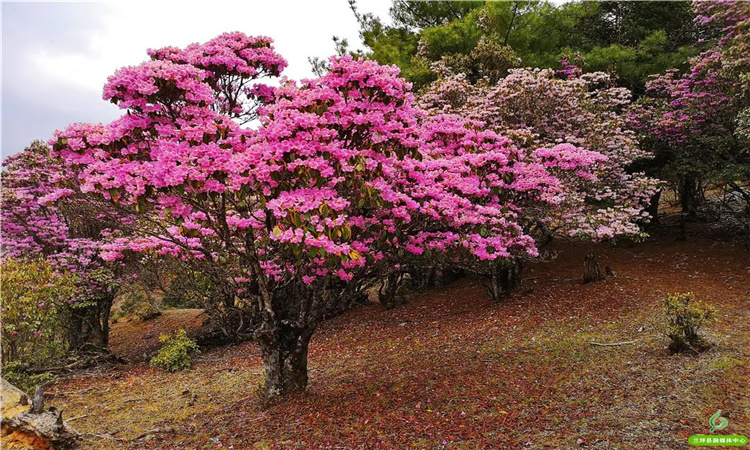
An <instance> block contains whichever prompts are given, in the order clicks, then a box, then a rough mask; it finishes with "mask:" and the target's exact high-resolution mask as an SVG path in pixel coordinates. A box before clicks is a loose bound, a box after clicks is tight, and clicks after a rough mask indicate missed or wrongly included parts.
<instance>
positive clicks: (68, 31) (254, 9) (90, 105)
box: [1, 0, 391, 157]
mask: <svg viewBox="0 0 750 450" xmlns="http://www.w3.org/2000/svg"><path fill="white" fill-rule="evenodd" d="M357 4H358V5H359V9H360V10H361V11H362V12H374V13H376V14H377V15H379V16H380V17H383V18H386V17H387V15H388V8H389V7H390V4H391V1H390V0H358V1H357ZM188 5H191V6H188ZM226 31H242V32H244V33H246V34H249V35H265V36H270V37H272V38H273V39H274V40H275V41H276V49H277V51H278V52H279V53H280V54H281V55H282V56H284V57H285V58H286V59H287V61H288V62H289V66H288V67H287V69H286V70H285V72H284V74H285V75H286V76H288V77H290V78H293V79H300V78H307V77H310V76H312V73H311V72H310V65H309V63H308V62H307V57H308V56H320V57H328V56H330V55H331V54H333V42H332V41H331V37H332V36H333V35H337V36H341V37H345V38H347V39H349V42H350V43H351V44H352V47H353V48H361V45H360V41H359V33H358V26H357V23H356V20H355V19H354V15H353V14H352V12H351V11H350V10H349V5H348V3H347V0H315V1H313V0H284V1H279V0H244V1H237V2H223V1H217V0H210V1H201V2H195V3H193V2H190V3H188V2H179V3H177V2H175V3H172V2H162V1H150V2H142V1H138V2H134V1H122V2H106V3H28V2H12V3H11V2H3V3H2V55H3V58H2V111H1V112H2V157H5V156H8V155H10V154H13V153H16V152H19V151H21V150H23V148H24V147H26V146H27V145H28V144H29V143H30V142H31V141H32V140H34V139H43V140H47V139H48V138H49V137H51V136H52V132H53V131H54V130H55V129H58V128H63V127H65V126H67V125H68V124H70V123H73V122H109V121H111V120H113V119H115V118H117V117H119V115H120V114H121V112H120V110H118V108H117V107H115V106H114V105H112V104H111V103H108V102H105V101H104V100H102V98H101V95H102V86H103V85H104V83H105V81H106V79H107V77H108V76H109V75H111V74H112V73H114V71H115V70H116V69H118V68H120V67H123V66H127V65H134V64H138V63H140V62H142V61H144V60H146V59H147V57H148V56H147V55H146V49H148V48H159V47H164V46H167V45H175V46H180V47H182V46H185V45H187V44H190V43H192V42H203V41H206V40H208V39H210V38H212V37H214V36H217V35H219V34H221V33H223V32H226Z"/></svg>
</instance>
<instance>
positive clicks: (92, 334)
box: [68, 295, 114, 352]
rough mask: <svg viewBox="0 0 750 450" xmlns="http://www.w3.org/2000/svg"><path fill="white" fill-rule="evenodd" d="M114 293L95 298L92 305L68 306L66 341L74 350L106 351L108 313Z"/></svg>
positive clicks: (110, 309) (107, 342)
mask: <svg viewBox="0 0 750 450" xmlns="http://www.w3.org/2000/svg"><path fill="white" fill-rule="evenodd" d="M113 300H114V295H109V296H107V297H104V298H100V299H97V300H96V302H95V303H94V304H93V305H88V306H84V307H73V308H70V327H69V329H68V341H69V345H70V349H71V350H73V351H76V352H80V351H93V352H101V351H107V349H108V348H109V315H110V312H111V311H112V302H113Z"/></svg>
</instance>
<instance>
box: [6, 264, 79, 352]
mask: <svg viewBox="0 0 750 450" xmlns="http://www.w3.org/2000/svg"><path fill="white" fill-rule="evenodd" d="M2 275H3V279H2V281H3V283H2V357H3V366H4V367H7V365H8V364H9V363H11V362H16V361H18V362H21V363H23V364H24V365H25V366H28V367H34V366H40V365H43V364H45V363H48V362H50V361H53V360H56V359H59V358H61V357H63V356H64V355H65V352H66V351H67V344H66V340H65V339H66V334H65V333H66V332H67V329H66V328H65V326H64V325H65V319H66V316H67V312H68V304H69V300H72V299H73V298H74V297H75V295H76V293H77V290H78V289H77V286H76V283H77V281H78V280H77V278H76V277H75V276H74V275H71V274H61V273H58V272H53V270H52V268H51V266H50V265H49V264H48V263H47V262H45V261H42V260H37V261H32V260H13V259H7V260H5V261H3V263H2Z"/></svg>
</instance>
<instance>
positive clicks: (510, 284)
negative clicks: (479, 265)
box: [485, 260, 523, 302]
mask: <svg viewBox="0 0 750 450" xmlns="http://www.w3.org/2000/svg"><path fill="white" fill-rule="evenodd" d="M522 274H523V261H520V260H518V261H515V262H513V263H512V264H510V265H502V266H500V265H497V266H493V267H492V268H491V269H490V285H489V286H485V289H487V293H488V294H489V295H490V297H491V298H492V300H493V301H495V302H498V301H500V300H502V299H503V298H504V297H506V296H507V295H508V294H510V292H511V291H512V290H513V289H515V288H517V287H518V286H519V285H520V284H521V276H522Z"/></svg>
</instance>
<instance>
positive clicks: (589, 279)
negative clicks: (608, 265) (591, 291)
mask: <svg viewBox="0 0 750 450" xmlns="http://www.w3.org/2000/svg"><path fill="white" fill-rule="evenodd" d="M604 278H606V276H605V275H604V272H602V268H601V266H600V265H599V258H598V257H597V256H596V255H594V254H590V255H587V256H586V259H585V260H584V262H583V282H584V283H594V282H596V281H602V280H604Z"/></svg>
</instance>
